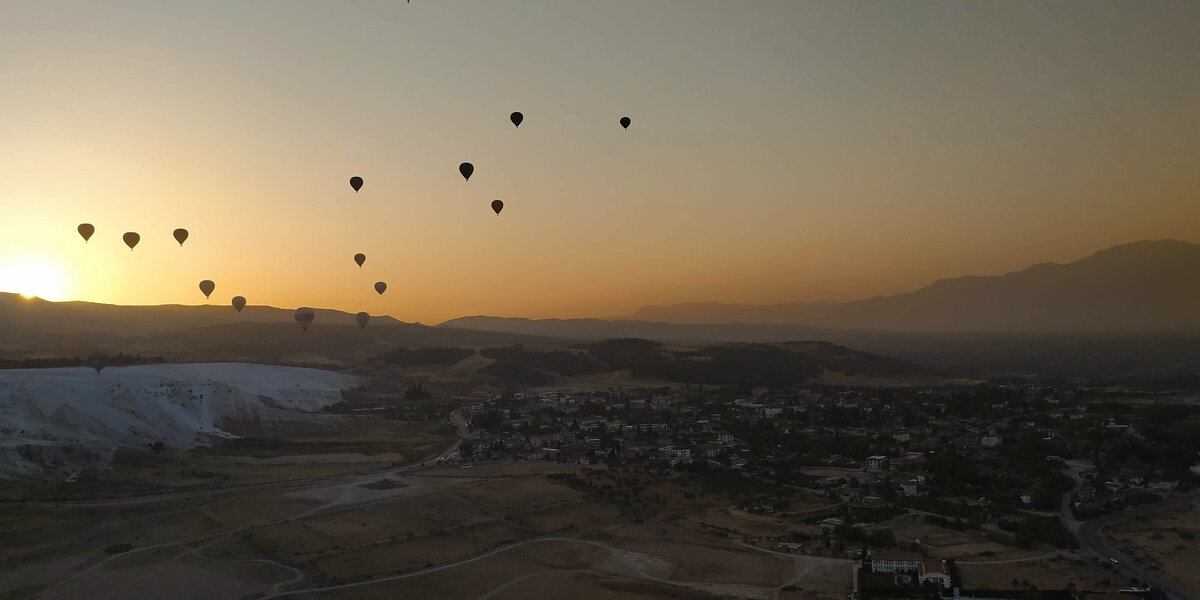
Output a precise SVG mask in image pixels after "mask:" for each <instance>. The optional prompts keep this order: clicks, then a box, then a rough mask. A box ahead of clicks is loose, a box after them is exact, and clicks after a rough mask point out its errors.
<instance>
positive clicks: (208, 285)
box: [200, 279, 217, 298]
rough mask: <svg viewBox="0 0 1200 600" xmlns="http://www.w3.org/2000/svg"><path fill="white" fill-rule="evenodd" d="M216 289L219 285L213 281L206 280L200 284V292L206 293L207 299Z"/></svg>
mask: <svg viewBox="0 0 1200 600" xmlns="http://www.w3.org/2000/svg"><path fill="white" fill-rule="evenodd" d="M215 289H217V284H215V283H213V282H212V280H209V279H205V280H204V281H201V282H200V291H202V292H204V297H205V298H207V297H209V296H210V295H212V293H213V290H215Z"/></svg>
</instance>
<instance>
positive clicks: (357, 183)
mask: <svg viewBox="0 0 1200 600" xmlns="http://www.w3.org/2000/svg"><path fill="white" fill-rule="evenodd" d="M362 184H363V181H362V177H351V178H350V187H352V188H354V191H355V192H357V191H358V190H361V189H362Z"/></svg>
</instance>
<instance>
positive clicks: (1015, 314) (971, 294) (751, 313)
mask: <svg viewBox="0 0 1200 600" xmlns="http://www.w3.org/2000/svg"><path fill="white" fill-rule="evenodd" d="M1198 307H1200V244H1191V243H1188V242H1181V241H1178V240H1163V241H1142V242H1134V243H1131V244H1125V245H1121V246H1114V247H1112V248H1108V249H1106V250H1101V251H1100V252H1097V253H1095V254H1093V255H1091V256H1089V257H1087V258H1084V259H1081V260H1077V261H1075V262H1071V263H1067V264H1056V263H1042V264H1037V265H1033V266H1031V267H1029V268H1027V269H1024V270H1022V271H1017V272H1014V273H1008V274H1006V275H999V276H990V277H959V278H955V279H941V280H938V281H935V282H934V283H932V284H930V285H928V286H926V287H923V288H921V289H919V290H917V291H914V292H909V293H904V294H895V295H891V296H881V297H876V298H870V299H867V300H858V301H854V302H842V303H808V302H792V303H787V304H774V305H752V304H721V303H715V302H709V303H688V304H672V305H667V306H648V307H644V308H641V309H639V310H637V311H635V312H634V313H632V314H631V315H628V316H627V317H626V319H628V320H635V321H660V322H671V323H690V324H721V323H755V324H767V323H770V324H788V325H806V326H809V327H819V328H825V329H859V330H876V331H905V332H1023V333H1028V332H1043V333H1050V332H1053V333H1102V332H1103V333H1128V332H1142V333H1148V332H1154V333H1166V332H1178V331H1181V330H1183V331H1193V332H1195V331H1200V310H1197V308H1198Z"/></svg>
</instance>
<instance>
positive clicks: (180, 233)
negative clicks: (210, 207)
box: [173, 229, 188, 246]
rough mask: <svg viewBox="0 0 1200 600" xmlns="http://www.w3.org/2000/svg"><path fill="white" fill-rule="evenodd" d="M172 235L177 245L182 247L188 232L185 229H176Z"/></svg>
mask: <svg viewBox="0 0 1200 600" xmlns="http://www.w3.org/2000/svg"><path fill="white" fill-rule="evenodd" d="M173 235H174V236H175V241H177V242H179V245H180V246H182V245H183V243H184V242H186V241H187V237H188V232H187V230H186V229H176V230H175V233H174V234H173Z"/></svg>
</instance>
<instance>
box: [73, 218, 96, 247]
mask: <svg viewBox="0 0 1200 600" xmlns="http://www.w3.org/2000/svg"><path fill="white" fill-rule="evenodd" d="M76 231H78V232H79V235H81V236H83V243H85V244H86V243H87V241H88V240H90V239H92V234H93V233H96V226H95V225H92V224H91V223H81V224H80V225H79V227H77V228H76Z"/></svg>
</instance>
